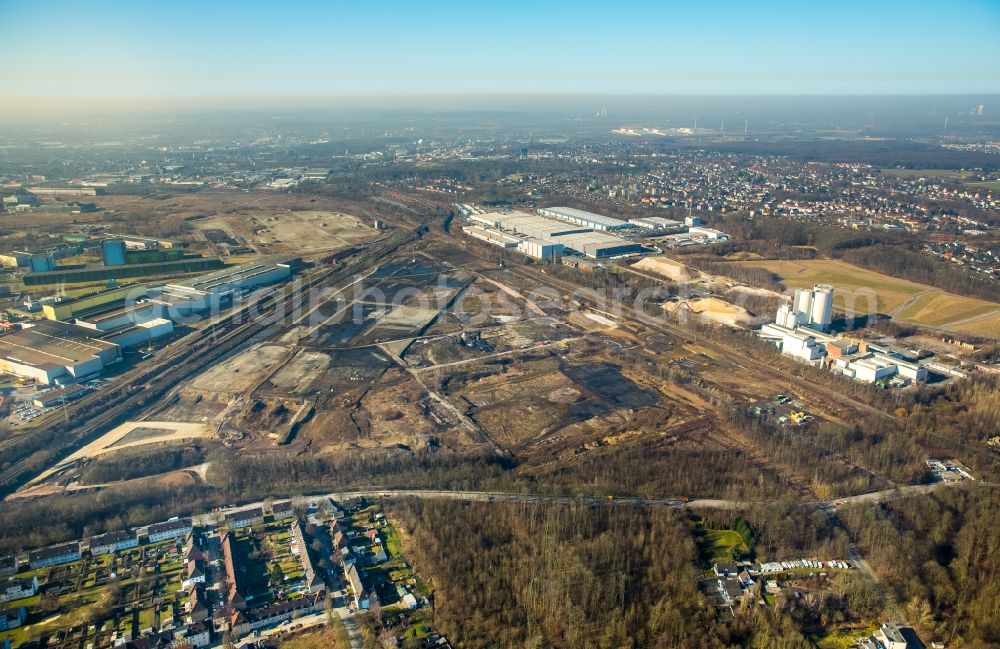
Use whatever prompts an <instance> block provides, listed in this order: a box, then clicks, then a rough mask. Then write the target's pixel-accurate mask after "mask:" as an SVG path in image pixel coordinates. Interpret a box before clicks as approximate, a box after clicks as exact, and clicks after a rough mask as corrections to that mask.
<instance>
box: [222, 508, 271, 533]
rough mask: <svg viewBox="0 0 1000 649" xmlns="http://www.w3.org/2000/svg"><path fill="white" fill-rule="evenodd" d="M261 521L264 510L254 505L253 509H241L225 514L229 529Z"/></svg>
mask: <svg viewBox="0 0 1000 649" xmlns="http://www.w3.org/2000/svg"><path fill="white" fill-rule="evenodd" d="M263 522H264V510H263V509H262V508H261V507H254V508H253V509H244V510H242V511H238V512H233V513H231V514H226V525H227V526H229V528H230V529H238V528H240V527H250V526H252V525H259V524H261V523H263Z"/></svg>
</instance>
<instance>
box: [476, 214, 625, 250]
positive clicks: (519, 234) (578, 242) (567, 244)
mask: <svg viewBox="0 0 1000 649" xmlns="http://www.w3.org/2000/svg"><path fill="white" fill-rule="evenodd" d="M554 209H555V208H554ZM558 209H562V208H558ZM567 209H568V208H567ZM540 211H543V210H540ZM576 211H577V212H579V210H576ZM582 214H589V213H587V212H582ZM592 216H595V217H599V216H600V215H596V214H595V215H592ZM601 218H606V217H601ZM469 220H470V221H473V222H474V223H479V224H481V225H475V226H470V227H469V228H466V230H467V232H466V233H467V234H469V235H470V236H474V237H476V238H478V239H481V240H483V241H487V242H488V243H492V244H494V245H498V246H503V247H509V244H510V241H511V239H512V237H516V238H517V239H520V241H519V242H518V243H516V245H517V248H518V250H520V251H521V252H523V253H524V254H526V255H529V256H531V257H535V258H537V259H554V258H556V257H558V256H560V255H562V254H563V252H564V250H568V251H571V252H576V253H579V254H581V255H585V256H587V257H590V258H592V259H606V258H609V257H618V256H621V255H631V254H639V253H642V252H645V249H644V248H643V247H642V245H641V244H639V243H636V242H633V241H628V240H626V239H622V238H620V237H614V236H611V235H609V234H606V233H605V232H595V231H594V228H593V227H591V226H589V225H584V224H582V223H570V222H566V221H565V220H561V221H560V220H555V219H551V218H546V217H544V216H538V215H535V214H527V213H525V212H517V211H515V212H507V213H501V212H487V213H484V214H475V215H472V216H469ZM591 221H593V219H591ZM611 221H615V222H616V223H620V224H624V225H628V224H625V222H624V221H618V220H617V219H611ZM614 225H615V224H613V223H609V222H607V221H605V222H603V223H602V226H603V227H602V229H604V230H607V229H614V227H613V226H614ZM494 228H495V229H494ZM490 235H492V236H490Z"/></svg>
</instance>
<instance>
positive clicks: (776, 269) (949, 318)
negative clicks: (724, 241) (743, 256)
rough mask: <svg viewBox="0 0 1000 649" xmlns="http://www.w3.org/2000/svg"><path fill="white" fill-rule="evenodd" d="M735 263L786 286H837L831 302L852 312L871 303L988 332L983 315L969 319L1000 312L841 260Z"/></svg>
mask: <svg viewBox="0 0 1000 649" xmlns="http://www.w3.org/2000/svg"><path fill="white" fill-rule="evenodd" d="M738 263H739V264H740V265H741V266H745V267H749V268H766V269H767V270H769V271H771V272H772V273H774V274H775V275H777V276H778V277H779V279H780V281H781V282H782V283H783V284H784V285H785V286H786V288H788V289H795V288H809V287H812V286H813V285H814V284H830V285H832V286H833V287H834V288H835V289H836V293H835V295H834V301H833V303H834V307H835V308H837V309H840V310H845V309H847V308H848V307H850V308H851V309H853V311H854V313H855V314H856V315H863V314H865V313H867V312H868V311H869V304H870V303H874V304H875V305H876V308H877V311H878V313H880V314H884V315H890V316H892V317H893V318H894V319H896V320H900V321H903V322H910V323H913V324H915V325H920V326H926V327H935V328H939V329H948V330H953V331H958V332H964V333H972V332H973V331H972V330H975V331H977V332H980V331H981V332H983V333H990V332H989V331H988V329H987V328H983V327H980V326H979V325H981V324H982V323H983V322H984V321H983V320H972V319H974V318H982V317H983V316H988V315H989V314H990V313H992V312H994V311H997V312H998V313H1000V304H995V303H993V302H987V301H985V300H979V299H976V298H971V297H964V296H961V295H954V294H951V293H945V292H943V291H941V290H939V289H936V288H934V287H933V286H927V285H924V284H917V283H915V282H910V281H907V280H904V279H897V278H895V277H891V276H889V275H883V274H882V273H876V272H874V271H870V270H865V269H863V268H859V267H858V266H854V265H852V264H848V263H845V262H842V261H836V260H829V259H808V260H795V261H792V260H765V261H745V262H738ZM970 320H971V321H970ZM966 321H970V322H966ZM965 325H968V326H965ZM969 326H971V327H972V330H970V329H969V328H968V327H969ZM994 331H995V330H994Z"/></svg>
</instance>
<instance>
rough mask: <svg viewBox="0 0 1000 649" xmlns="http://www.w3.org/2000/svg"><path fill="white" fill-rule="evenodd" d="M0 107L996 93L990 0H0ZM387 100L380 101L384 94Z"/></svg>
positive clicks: (999, 10) (998, 15)
mask: <svg viewBox="0 0 1000 649" xmlns="http://www.w3.org/2000/svg"><path fill="white" fill-rule="evenodd" d="M0 21H2V22H3V23H4V24H5V25H6V26H7V29H6V30H5V32H6V33H5V37H4V39H3V40H0V82H2V83H3V84H4V87H5V88H7V89H8V90H9V91H6V92H5V93H4V96H3V98H2V99H0V106H8V107H10V106H18V105H22V106H24V105H46V104H51V105H53V106H61V107H63V108H67V109H72V108H73V106H74V103H76V102H78V103H79V104H80V105H81V106H85V105H102V104H103V105H107V104H114V103H121V104H122V105H123V106H128V105H133V104H134V105H145V104H148V105H192V106H196V105H202V104H205V105H208V104H220V105H222V104H226V105H234V106H238V105H240V104H241V102H246V103H248V104H258V105H264V104H268V103H271V104H282V103H283V104H289V103H296V102H303V103H309V102H313V103H315V102H317V101H322V100H324V99H329V100H330V101H335V100H336V99H337V98H340V99H345V98H351V97H359V96H360V97H380V96H381V97H390V96H391V97H395V98H406V97H408V96H414V97H415V96H427V95H464V96H472V95H503V94H505V93H513V94H562V93H565V94H589V95H601V94H606V95H629V94H641V95H658V94H667V95H670V94H723V95H727V94H753V95H776V94H805V95H809V94H821V95H822V94H835V95H868V94H977V93H985V94H995V93H1000V39H998V38H997V37H996V35H997V34H998V33H1000V3H998V2H996V1H995V0H983V1H973V0H966V1H958V2H952V3H947V4H945V3H933V2H920V1H915V2H897V1H890V2H880V3H864V2H857V1H854V0H848V1H846V2H838V3H801V2H759V3H741V2H730V1H726V2H715V3H713V4H712V6H711V7H710V8H709V7H705V6H704V5H703V4H701V3H692V2H687V3H675V2H637V1H625V2H617V3H610V2H600V3H598V2H585V1H584V2H562V1H560V2H543V3H539V2H535V3H529V2H524V1H523V0H511V1H509V2H506V3H491V4H489V5H486V4H483V5H480V4H478V3H459V2H432V3H415V2H397V1H386V0H383V1H381V2H370V3H350V4H347V3H320V2H300V3H295V4H293V5H291V6H286V5H285V4H278V3H274V4H271V3H255V2H247V3H243V2H241V3H236V2H230V1H224V2H218V3H213V4H205V5H201V4H199V3H195V2H189V1H181V2H169V3H155V4H147V3H125V2H96V3H86V4H77V3H70V2H63V1H52V2H38V3H34V2H30V3H29V2H14V1H9V0H0ZM389 101H390V100H389V99H386V102H389Z"/></svg>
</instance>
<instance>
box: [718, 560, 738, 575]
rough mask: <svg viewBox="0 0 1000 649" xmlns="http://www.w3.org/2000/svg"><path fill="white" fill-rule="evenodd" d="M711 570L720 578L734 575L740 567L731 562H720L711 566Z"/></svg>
mask: <svg viewBox="0 0 1000 649" xmlns="http://www.w3.org/2000/svg"><path fill="white" fill-rule="evenodd" d="M712 570H714V571H715V574H716V576H717V577H722V576H724V575H735V574H736V573H738V572H739V571H740V567H739V566H738V565H736V564H735V563H733V562H732V561H720V562H718V563H716V564H715V565H714V566H712Z"/></svg>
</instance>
